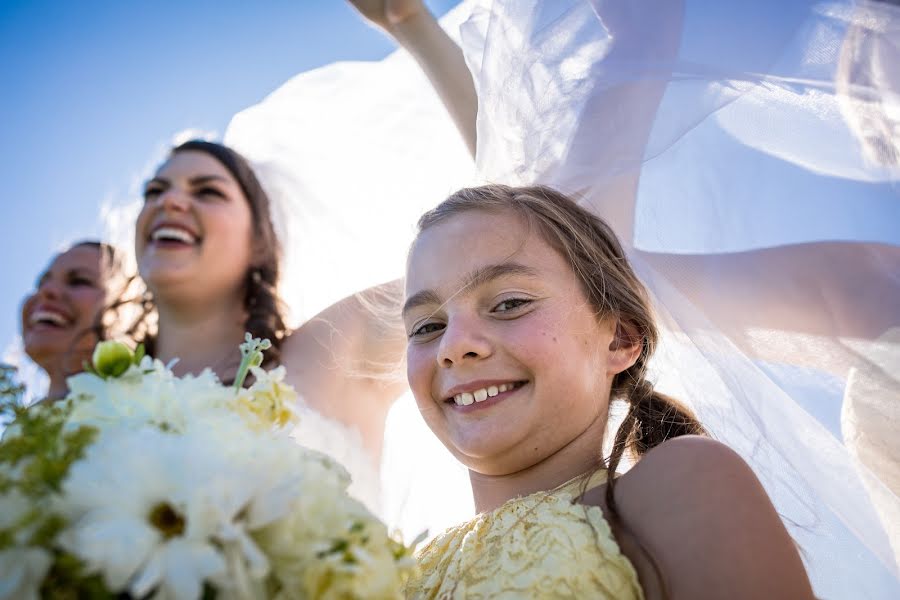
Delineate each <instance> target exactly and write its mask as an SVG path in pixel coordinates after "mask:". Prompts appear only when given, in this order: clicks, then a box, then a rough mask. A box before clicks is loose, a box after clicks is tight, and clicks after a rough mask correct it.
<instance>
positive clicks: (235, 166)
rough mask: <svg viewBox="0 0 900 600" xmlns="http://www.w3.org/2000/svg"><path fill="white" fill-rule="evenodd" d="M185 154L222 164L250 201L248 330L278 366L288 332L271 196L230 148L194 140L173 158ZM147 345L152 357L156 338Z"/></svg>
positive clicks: (149, 303)
mask: <svg viewBox="0 0 900 600" xmlns="http://www.w3.org/2000/svg"><path fill="white" fill-rule="evenodd" d="M181 152H203V153H205V154H208V155H209V156H211V157H213V158H214V159H216V160H217V161H219V163H221V164H222V166H224V167H225V168H226V169H228V172H229V173H231V175H232V176H233V177H234V178H235V180H236V181H237V183H238V185H239V186H240V188H241V191H242V192H243V193H244V197H245V198H246V199H247V205H248V206H249V208H250V215H251V217H252V223H253V240H254V257H253V264H252V265H251V267H250V269H248V271H247V273H246V275H245V277H244V309H245V310H246V312H247V320H246V321H245V322H244V329H245V330H246V331H249V332H250V333H251V334H252V335H253V336H254V337H258V338H264V339H268V340H269V341H271V342H272V348H271V349H270V350H269V351H267V352H266V364H278V363H279V362H280V361H281V344H282V342H283V340H284V338H285V336H286V335H287V333H288V329H287V325H286V324H285V319H284V304H283V302H282V300H281V298H280V297H279V295H278V282H279V278H280V275H281V273H280V265H281V245H280V244H279V243H278V237H277V236H276V234H275V228H274V227H273V226H272V217H271V213H270V202H269V197H268V195H267V194H266V192H265V190H263V187H262V185H261V184H260V183H259V179H258V178H257V177H256V174H255V173H254V172H253V168H252V167H251V166H250V163H249V162H248V161H247V159H245V158H244V157H243V156H241V155H240V154H238V153H237V152H236V151H234V150H232V149H231V148H229V147H228V146H225V145H222V144H218V143H215V142H208V141H203V140H191V141H188V142H184V143H183V144H180V145H178V146H176V147H175V148H173V149H172V152H171V154H170V156H175V155H177V154H179V153H181ZM154 310H155V304H154V302H153V298H152V296H150V295H149V294H148V295H147V297H146V298H145V299H144V312H145V313H148V312H152V311H154ZM146 345H147V349H148V352H149V353H150V354H151V355H152V354H153V350H154V346H155V339H154V338H153V337H152V336H148V337H147V340H146Z"/></svg>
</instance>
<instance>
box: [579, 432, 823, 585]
mask: <svg viewBox="0 0 900 600" xmlns="http://www.w3.org/2000/svg"><path fill="white" fill-rule="evenodd" d="M603 491H605V490H602V489H601V488H596V489H594V490H591V492H589V493H588V494H586V495H585V496H584V499H583V501H584V502H585V503H587V504H597V505H599V506H601V507H603V508H604V510H605V511H606V512H607V514H609V510H608V508H607V507H606V506H605V503H604V502H603V496H604V494H603V493H602V492H603ZM615 500H616V506H617V508H618V512H619V515H620V516H621V521H620V522H619V523H617V527H616V534H617V535H616V537H617V539H618V541H619V543H620V545H621V547H622V550H623V552H624V553H625V554H626V555H627V556H628V557H629V558H630V559H631V561H632V563H633V564H634V565H635V568H636V569H637V571H638V573H639V575H640V577H641V581H642V583H643V585H644V588H645V591H646V592H647V596H648V597H649V598H652V597H654V596H656V594H657V593H658V592H659V591H660V590H661V589H662V588H661V586H660V585H659V575H661V576H662V579H663V580H664V581H665V587H666V588H667V592H668V595H669V596H672V597H691V598H704V597H709V598H713V597H715V598H720V597H730V598H735V597H746V598H758V597H766V598H780V597H785V598H788V597H790V598H805V597H811V590H810V588H809V582H808V579H807V577H806V573H805V570H804V568H803V563H802V561H801V560H800V556H799V553H798V551H797V548H796V546H795V545H794V543H793V540H792V539H791V537H790V535H789V534H788V532H787V530H786V529H785V527H784V525H783V524H782V522H781V519H780V517H779V516H778V513H777V512H776V511H775V507H774V506H773V505H772V502H771V501H770V499H769V497H768V495H767V494H766V491H765V490H764V489H763V487H762V484H761V483H760V482H759V480H758V479H757V477H756V475H755V474H754V473H753V470H752V469H751V468H750V466H749V465H748V464H747V463H746V462H745V461H744V460H743V459H742V458H741V457H740V456H739V455H738V454H737V453H736V452H735V451H734V450H732V449H730V448H729V447H728V446H725V445H724V444H721V443H719V442H717V441H715V440H712V439H710V438H705V437H700V436H684V437H679V438H675V439H672V440H669V441H667V442H665V443H663V444H661V445H660V446H658V447H656V448H654V449H652V450H650V451H649V452H647V454H646V455H645V456H644V457H643V458H641V460H640V461H638V463H637V464H636V465H635V466H634V467H633V468H632V469H631V470H630V471H628V473H626V474H625V475H622V476H621V477H620V478H619V479H618V480H617V481H616V487H615ZM657 569H658V572H657Z"/></svg>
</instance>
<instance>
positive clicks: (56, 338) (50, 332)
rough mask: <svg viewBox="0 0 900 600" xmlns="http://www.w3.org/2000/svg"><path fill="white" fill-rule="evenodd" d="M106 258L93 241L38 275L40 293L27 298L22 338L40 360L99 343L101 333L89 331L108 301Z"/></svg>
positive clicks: (47, 360)
mask: <svg viewBox="0 0 900 600" xmlns="http://www.w3.org/2000/svg"><path fill="white" fill-rule="evenodd" d="M103 259H104V252H103V251H102V250H101V249H100V248H97V247H95V246H87V245H85V246H76V247H74V248H71V249H70V250H68V251H66V252H63V253H62V254H59V255H58V256H57V257H56V258H54V259H53V261H52V262H51V263H50V265H49V266H48V267H47V270H46V271H44V273H43V274H42V275H41V276H40V277H39V278H38V281H37V289H36V290H35V291H34V293H32V294H31V295H30V296H28V297H27V298H25V301H24V303H23V304H22V341H23V343H24V346H25V352H26V353H27V354H28V356H30V357H31V359H32V360H34V361H35V362H36V363H38V364H39V365H41V366H43V367H45V368H46V366H47V365H48V364H49V363H50V362H52V361H53V360H54V359H55V358H56V357H58V356H61V355H65V354H67V353H70V352H72V351H75V350H89V349H91V348H93V346H94V344H95V343H96V341H97V340H96V337H95V336H94V335H92V334H86V332H88V331H89V330H90V329H91V327H93V325H94V323H95V321H96V318H97V316H98V315H99V313H100V311H101V310H102V309H103V305H104V302H105V301H106V289H107V283H108V281H107V273H106V269H105V268H104V265H103ZM76 342H77V344H76ZM78 358H79V360H80V357H78Z"/></svg>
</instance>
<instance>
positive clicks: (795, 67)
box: [226, 0, 900, 598]
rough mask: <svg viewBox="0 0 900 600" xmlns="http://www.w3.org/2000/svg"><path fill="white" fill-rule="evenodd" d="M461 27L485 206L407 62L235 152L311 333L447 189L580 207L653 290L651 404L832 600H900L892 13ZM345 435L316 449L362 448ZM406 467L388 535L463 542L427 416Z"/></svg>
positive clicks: (516, 5)
mask: <svg viewBox="0 0 900 600" xmlns="http://www.w3.org/2000/svg"><path fill="white" fill-rule="evenodd" d="M459 23H461V26H460V27H459V29H457V25H458V24H459ZM445 26H446V27H448V28H450V30H451V32H453V33H456V32H457V31H459V32H460V33H461V42H462V45H463V48H464V50H465V53H466V58H467V62H468V64H469V66H470V68H471V69H472V71H473V74H474V78H475V83H476V87H477V89H478V92H479V112H478V151H477V175H476V176H475V178H474V179H473V178H472V177H471V176H470V173H469V169H470V164H469V162H468V161H467V159H466V156H465V150H464V148H463V146H462V143H461V141H460V140H459V139H458V136H457V134H456V132H455V131H453V129H452V125H451V124H450V121H449V119H448V118H447V117H446V115H445V114H444V112H443V109H442V107H441V106H440V104H439V103H438V101H437V99H436V98H435V97H434V95H433V93H432V92H431V90H430V88H429V86H428V84H427V81H426V80H425V79H424V77H423V76H422V75H421V74H420V73H419V72H418V70H417V68H416V67H415V65H414V64H413V63H412V61H411V59H410V58H409V57H408V56H406V55H404V54H403V53H397V54H395V55H392V56H391V57H389V58H388V59H386V60H385V61H382V62H380V63H372V64H337V65H332V66H329V67H326V68H324V69H321V70H318V71H313V72H311V73H307V74H302V75H300V76H298V77H297V78H295V79H293V80H291V81H289V82H288V83H287V84H285V86H283V87H282V88H280V89H279V90H277V91H276V92H275V93H273V94H272V95H271V96H270V97H269V98H267V99H266V100H264V101H263V102H262V103H260V104H259V105H258V106H255V107H252V108H250V109H248V110H247V111H244V112H242V113H240V114H239V115H237V116H236V117H235V118H234V120H233V122H232V124H231V126H230V127H229V130H228V134H227V135H226V142H227V143H229V144H231V145H233V146H235V147H236V148H237V149H238V150H239V151H241V152H243V153H244V154H246V155H247V156H248V157H249V158H250V159H251V160H252V161H254V163H255V164H256V165H258V166H259V169H260V174H261V176H262V179H263V181H264V184H265V185H266V186H267V188H268V189H269V190H270V191H272V192H273V194H274V195H275V196H276V197H280V198H281V199H282V202H281V203H280V205H281V209H280V210H281V213H280V216H279V218H278V223H279V224H280V225H281V226H284V227H285V228H286V229H288V230H289V231H287V232H286V233H285V239H288V240H289V243H288V244H287V246H288V265H289V266H288V268H287V269H286V271H287V272H288V273H289V275H290V276H291V277H292V278H293V279H294V281H293V282H290V281H289V282H288V286H287V292H288V294H287V296H288V298H289V299H290V300H291V304H292V306H293V307H294V308H295V309H296V315H295V316H296V318H297V319H298V320H300V319H303V318H306V317H308V316H310V315H311V314H314V313H315V312H316V311H317V310H318V309H321V308H323V307H324V306H327V305H328V304H329V303H331V302H333V301H335V300H337V299H338V298H340V297H342V296H344V295H346V294H348V293H351V292H353V291H355V290H359V289H363V288H364V287H367V286H369V285H372V284H375V283H379V282H382V281H387V280H390V279H392V278H394V277H397V276H400V275H401V274H402V269H403V265H404V255H405V251H406V247H407V245H408V243H409V241H410V240H411V238H412V235H413V233H414V231H413V225H414V223H415V220H416V219H417V217H418V216H419V214H420V213H421V212H422V211H423V210H424V209H427V208H428V207H430V206H431V205H433V204H435V203H436V202H438V201H440V200H441V199H442V197H443V196H444V195H445V194H446V193H447V192H449V191H451V190H452V189H453V188H455V187H460V186H462V185H465V184H467V183H470V182H471V181H473V180H474V181H478V182H480V181H494V182H502V183H510V184H527V183H535V182H537V183H544V184H549V185H553V186H555V187H558V188H560V189H562V190H563V191H566V192H569V193H572V194H574V195H576V196H577V197H579V198H580V200H581V202H583V203H584V204H585V205H586V206H589V207H590V208H591V209H592V210H594V211H596V212H597V214H599V215H600V216H602V217H603V218H605V219H606V220H607V221H609V222H610V224H611V225H612V226H613V227H614V228H615V229H616V231H617V233H618V234H619V236H620V237H621V238H622V240H623V242H624V244H625V245H626V247H627V248H628V249H629V254H630V257H631V259H632V261H633V262H634V264H635V267H636V269H637V270H638V272H639V274H640V275H641V277H642V279H643V280H644V281H645V282H646V283H647V285H648V286H649V288H650V289H651V292H652V294H653V296H654V299H655V303H656V307H657V310H658V312H659V318H660V322H661V324H662V325H663V328H664V340H663V343H662V344H661V347H660V350H659V352H658V356H657V358H656V359H655V361H654V364H653V369H654V372H655V374H656V378H657V386H658V387H659V388H661V389H663V390H665V391H668V392H670V393H672V394H674V395H676V396H678V397H679V398H682V399H684V400H686V401H688V402H689V403H691V404H693V406H694V407H695V408H696V410H697V412H698V414H699V416H700V417H701V420H702V421H703V422H704V423H705V424H706V425H707V426H708V427H709V429H710V430H711V431H712V433H713V435H714V436H715V437H717V438H718V439H720V440H722V441H724V442H725V443H728V444H729V445H731V446H732V447H733V448H735V449H736V450H737V451H738V452H740V453H741V454H742V456H744V458H745V459H746V460H747V461H748V462H749V463H750V464H751V465H752V466H753V468H754V470H755V472H756V473H757V475H758V476H759V478H760V479H761V481H762V482H763V484H764V485H765V487H766V489H767V490H768V492H769V494H770V495H771V497H772V498H773V500H774V502H775V504H776V507H777V509H778V510H779V513H780V514H781V515H782V516H783V518H784V520H785V523H786V525H787V526H788V528H789V530H790V531H791V533H792V535H793V536H794V538H795V539H796V540H797V542H798V544H799V545H800V547H801V548H802V549H803V556H804V559H805V560H806V564H807V567H808V569H809V572H810V576H811V578H812V580H813V584H814V587H815V591H816V593H817V594H818V595H819V596H820V597H829V598H831V597H833V598H893V597H896V595H897V592H898V589H900V579H898V561H897V556H898V554H900V532H898V523H900V518H898V515H900V508H898V507H900V501H898V492H900V490H898V487H897V486H898V483H897V482H898V474H897V464H898V463H897V457H898V441H897V440H898V439H900V436H897V435H896V434H895V432H896V431H897V430H898V427H897V419H898V415H897V406H898V389H900V388H898V381H897V373H898V370H900V368H898V357H900V341H898V338H897V335H896V327H898V326H900V282H898V278H897V273H898V272H900V258H898V247H900V202H898V200H900V199H898V194H897V190H898V187H897V184H898V180H900V70H898V69H897V68H896V65H897V64H900V33H898V32H900V11H898V7H897V6H896V5H895V4H892V3H888V2H866V1H862V2H847V1H843V2H810V1H800V0H788V1H783V0H781V1H775V0H767V1H763V2H754V3H746V2H738V1H737V0H721V1H719V2H715V3H711V2H705V1H702V0H685V1H679V0H632V1H630V2H627V3H626V2H618V1H613V0H592V1H590V0H544V1H536V0H471V1H469V2H464V3H463V4H462V5H461V6H460V7H459V8H458V9H457V10H456V11H454V13H452V14H451V15H449V16H448V18H447V19H446V21H445ZM361 99H363V100H362V101H361ZM335 274H339V276H338V277H335ZM309 283H311V284H312V285H309ZM303 284H306V285H303ZM313 422H314V421H313ZM341 428H342V426H340V425H336V426H335V428H334V429H333V431H334V435H333V436H332V435H330V434H329V435H328V436H324V437H327V438H328V440H325V439H323V440H322V442H323V449H324V450H326V451H329V448H331V452H340V451H342V450H345V449H346V448H347V446H346V444H345V443H344V441H343V440H345V439H350V438H352V434H349V432H346V431H343V433H342V431H341ZM344 434H347V435H349V436H350V437H347V436H346V435H344ZM301 437H302V436H301ZM311 437H316V436H315V435H313V436H311ZM429 444H431V445H429ZM387 445H388V449H387V452H386V454H387V456H386V459H385V465H384V468H383V473H382V481H383V482H385V485H384V487H385V491H387V492H389V493H391V494H393V498H392V499H391V500H389V501H388V502H387V508H386V514H387V516H388V517H389V518H391V519H394V520H395V522H399V523H400V524H403V525H405V527H406V529H407V530H406V532H405V533H406V534H407V535H408V536H411V535H412V536H414V535H415V534H416V533H418V531H417V529H419V528H421V527H422V526H430V527H431V528H432V530H434V529H435V528H438V527H440V526H442V525H447V524H450V523H452V522H454V521H459V520H462V519H463V518H465V517H466V516H467V514H466V513H467V512H468V511H470V510H471V500H470V499H469V498H468V495H467V490H468V486H467V482H466V480H465V477H464V475H463V474H462V472H461V470H460V469H459V468H458V467H455V466H453V462H452V460H450V459H449V458H448V457H447V456H446V453H444V454H442V450H441V449H440V448H438V447H437V445H436V442H434V440H433V436H429V435H428V432H427V430H425V429H424V426H423V425H422V424H421V421H420V420H418V419H417V417H416V415H415V414H414V409H413V408H412V406H411V404H410V403H409V402H408V401H406V402H401V403H400V405H399V406H398V408H397V410H396V412H395V414H394V415H392V419H391V422H390V423H389V428H388V437H387ZM359 452H361V449H356V450H350V454H356V455H358V453H359ZM347 460H348V462H351V463H353V464H358V465H360V466H359V467H352V468H351V470H352V471H356V472H355V473H354V476H355V477H360V479H361V480H362V479H366V478H368V477H370V476H371V475H372V473H371V472H370V473H368V474H364V473H363V472H362V471H363V470H364V467H363V466H362V465H363V464H364V462H365V461H364V460H360V461H356V459H355V458H352V457H351V458H348V459H347ZM373 481H374V480H373ZM364 487H368V485H364ZM374 487H375V486H374V485H373V486H372V488H371V489H370V490H369V491H366V492H364V493H365V494H370V493H373V492H372V490H373V489H374ZM423 506H424V507H425V508H424V509H423V508H421V507H423ZM429 509H430V511H429Z"/></svg>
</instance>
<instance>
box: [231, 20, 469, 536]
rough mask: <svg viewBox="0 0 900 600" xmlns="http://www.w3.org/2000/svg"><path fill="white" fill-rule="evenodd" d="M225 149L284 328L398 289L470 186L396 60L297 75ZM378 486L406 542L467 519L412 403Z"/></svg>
mask: <svg viewBox="0 0 900 600" xmlns="http://www.w3.org/2000/svg"><path fill="white" fill-rule="evenodd" d="M470 11H471V7H470V6H466V5H462V6H460V7H458V8H457V9H455V10H453V11H451V12H450V13H448V14H447V15H446V16H445V17H444V18H443V19H441V24H442V26H443V27H444V28H445V29H447V30H448V31H449V32H450V34H451V35H452V36H454V37H456V38H457V39H458V31H459V25H460V23H461V22H462V21H463V20H464V19H465V18H466V17H467V16H468V14H469V13H470ZM224 142H225V143H226V144H228V145H229V146H231V147H233V148H235V149H236V150H237V151H239V152H240V153H241V154H243V155H244V156H245V157H247V158H248V159H249V160H250V161H251V163H252V164H253V166H254V170H255V171H256V173H257V175H258V176H259V179H260V181H261V182H262V184H263V186H264V188H265V189H266V191H267V193H268V195H269V196H270V198H271V200H272V204H273V221H274V224H275V227H276V229H278V230H279V232H278V233H279V237H280V241H281V243H282V246H283V250H284V261H283V263H282V264H283V271H282V289H281V293H282V296H283V298H284V299H285V301H286V303H287V305H288V308H289V309H290V313H291V319H290V324H291V325H297V324H299V323H302V322H304V321H305V320H307V319H309V318H310V317H312V316H314V315H315V314H317V313H318V312H319V311H321V310H322V309H324V308H326V307H327V306H329V305H331V304H333V303H334V302H336V301H338V300H340V299H341V298H344V297H346V296H349V295H351V294H353V293H355V292H358V291H361V290H363V289H366V288H368V287H371V286H373V285H376V284H380V283H384V282H387V281H390V280H393V279H398V278H400V277H402V276H403V272H404V265H405V262H406V253H407V251H408V249H409V245H410V243H411V242H412V239H413V236H414V234H415V224H416V222H417V220H418V218H419V216H420V215H421V214H422V213H423V212H425V210H427V209H429V208H431V207H432V206H434V205H436V204H437V203H438V202H440V201H441V200H443V199H444V198H445V197H446V196H448V195H449V194H450V193H451V192H453V191H455V190H456V189H458V188H460V187H463V186H465V185H469V184H471V183H472V182H473V176H474V173H475V166H474V162H473V161H472V158H471V157H470V155H469V152H468V150H467V149H466V146H465V143H464V142H463V140H462V138H461V136H460V134H459V133H458V132H457V131H456V129H455V127H454V125H453V123H452V121H451V120H450V118H449V117H448V116H447V112H446V110H445V109H444V107H443V106H442V105H441V101H440V99H439V98H438V96H437V94H436V93H435V92H434V91H433V89H432V87H431V85H430V84H429V82H428V79H427V78H426V77H425V75H424V74H423V73H422V72H421V70H420V69H419V67H418V66H417V65H416V64H415V61H414V60H413V58H412V57H411V56H410V55H409V54H408V53H407V52H406V51H403V50H399V51H397V52H394V53H393V54H391V55H390V56H388V57H387V58H385V59H384V60H382V61H379V62H344V63H334V64H331V65H328V66H325V67H322V68H320V69H316V70H313V71H309V72H306V73H301V74H299V75H297V76H295V77H294V78H292V79H291V80H289V81H288V82H286V83H285V84H284V85H282V86H281V87H280V88H278V89H277V90H275V91H274V92H273V93H271V94H270V95H269V96H268V97H266V98H265V99H264V100H262V101H261V102H260V103H259V104H257V105H255V106H252V107H250V108H248V109H246V110H244V111H242V112H240V113H238V114H237V115H235V116H234V118H233V119H232V121H231V123H230V124H229V126H228V129H227V131H226V133H225V137H224ZM301 443H302V440H301ZM338 443H340V442H338ZM382 482H383V485H382V488H383V489H382V493H383V497H382V499H381V502H380V505H381V507H382V513H383V516H384V517H385V518H386V519H387V521H388V523H389V524H390V525H393V526H396V527H399V528H400V529H401V530H402V532H403V534H404V536H405V537H406V538H407V540H409V541H411V540H412V539H413V538H415V537H416V536H417V535H418V534H419V533H420V532H422V531H423V530H426V529H428V530H430V532H431V533H432V534H435V533H438V532H439V531H440V530H441V529H442V528H444V527H449V526H450V525H453V524H455V523H457V522H459V521H462V520H464V519H467V518H468V517H470V516H471V514H472V511H473V509H472V499H471V492H470V490H469V485H468V477H467V474H466V472H465V470H464V469H463V468H462V467H461V466H459V465H458V464H457V463H456V461H455V460H454V459H453V458H452V456H451V455H450V454H449V452H447V451H446V450H445V449H444V448H443V446H441V444H440V442H438V441H437V439H436V438H435V437H434V436H433V435H432V434H431V432H430V431H429V430H428V429H427V427H426V426H425V424H424V422H423V421H422V419H421V417H420V416H419V413H418V410H417V409H416V407H415V403H414V401H413V400H412V397H411V396H410V395H409V394H407V395H406V396H404V397H403V398H402V399H401V400H400V401H399V402H398V403H397V404H396V405H395V406H394V407H393V409H392V410H391V414H390V415H389V417H388V423H387V432H386V437H385V449H384V456H383V459H382ZM448 487H449V488H450V491H449V492H448V491H446V490H447V488H448ZM376 503H377V502H376ZM370 504H373V503H370Z"/></svg>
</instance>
